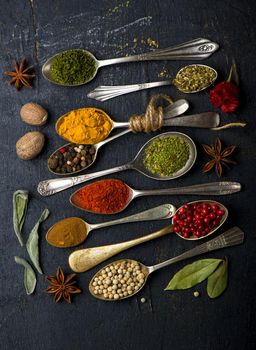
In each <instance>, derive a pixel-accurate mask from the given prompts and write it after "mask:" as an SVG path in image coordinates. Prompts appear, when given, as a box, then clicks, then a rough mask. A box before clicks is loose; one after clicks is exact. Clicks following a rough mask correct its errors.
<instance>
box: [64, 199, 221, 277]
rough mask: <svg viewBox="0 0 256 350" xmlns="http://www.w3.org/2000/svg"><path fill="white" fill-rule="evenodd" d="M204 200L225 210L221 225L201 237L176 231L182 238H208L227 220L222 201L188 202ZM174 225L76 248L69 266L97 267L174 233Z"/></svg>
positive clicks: (75, 267) (73, 267)
mask: <svg viewBox="0 0 256 350" xmlns="http://www.w3.org/2000/svg"><path fill="white" fill-rule="evenodd" d="M202 202H203V203H208V204H216V205H218V206H219V207H220V208H221V209H222V210H223V211H224V215H223V216H222V218H221V221H220V223H219V225H218V226H216V227H214V228H213V229H212V230H211V231H210V232H209V233H208V234H207V235H205V236H201V237H196V236H191V237H190V238H185V237H183V236H182V234H181V233H176V232H175V233H176V234H177V236H179V237H180V238H182V239H185V240H188V241H191V240H194V241H196V240H199V239H202V238H206V237H208V236H210V235H211V234H213V232H215V231H216V230H218V228H219V227H220V226H222V225H223V223H224V222H225V220H226V219H227V217H228V210H227V208H226V207H225V206H224V205H222V204H221V203H219V202H215V201H212V200H200V201H195V202H190V203H188V204H194V203H202ZM182 207H183V205H182V206H181V207H180V208H179V209H181V208H182ZM179 209H178V210H179ZM178 210H177V211H178ZM173 226H174V225H173V224H172V225H169V226H167V227H164V228H163V229H161V230H158V231H156V232H154V233H151V234H149V235H146V236H142V237H139V238H136V239H133V240H131V241H126V242H122V243H117V244H111V245H106V246H102V247H94V248H86V249H80V250H76V251H75V252H73V253H71V254H70V256H69V266H70V267H71V269H72V270H73V271H75V272H85V271H88V270H90V269H91V268H93V267H95V266H96V265H98V264H100V263H102V262H103V261H105V260H107V259H109V258H111V257H112V256H114V255H116V254H119V253H121V252H122V251H124V250H126V249H129V248H131V247H134V246H136V245H138V244H141V243H144V242H147V241H149V240H151V239H155V238H158V237H161V236H164V235H166V234H168V233H172V232H173Z"/></svg>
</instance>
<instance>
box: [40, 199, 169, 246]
mask: <svg viewBox="0 0 256 350" xmlns="http://www.w3.org/2000/svg"><path fill="white" fill-rule="evenodd" d="M175 212H176V208H175V207H174V206H173V205H172V204H162V205H159V206H157V207H155V208H151V209H148V210H145V211H143V212H140V213H137V214H134V215H130V216H126V217H123V218H121V219H116V220H112V221H107V222H103V223H98V224H89V223H88V222H86V221H84V220H82V219H81V218H78V217H70V218H66V219H63V220H60V221H58V222H56V223H55V224H54V225H53V226H52V227H51V228H50V229H49V230H48V232H47V234H46V240H47V242H48V243H49V244H50V245H52V246H54V247H57V248H68V247H74V246H77V245H79V244H81V243H83V242H84V240H85V239H86V238H87V236H88V235H89V232H91V231H92V230H96V229H99V228H103V227H109V226H114V225H120V224H125V223H130V222H138V221H153V220H166V219H170V218H171V217H172V216H173V215H174V214H175Z"/></svg>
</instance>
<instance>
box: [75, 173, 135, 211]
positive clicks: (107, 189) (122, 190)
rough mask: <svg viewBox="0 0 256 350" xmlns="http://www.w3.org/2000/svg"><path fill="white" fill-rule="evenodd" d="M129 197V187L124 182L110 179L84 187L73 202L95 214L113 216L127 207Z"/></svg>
mask: <svg viewBox="0 0 256 350" xmlns="http://www.w3.org/2000/svg"><path fill="white" fill-rule="evenodd" d="M129 197H130V190H129V187H128V186H127V185H126V184H125V183H124V182H123V181H121V180H117V179H108V180H101V181H97V182H94V183H93V184H90V185H87V186H85V187H83V188H82V189H81V190H79V191H77V192H75V193H74V194H73V196H72V197H71V202H72V203H73V204H74V205H75V206H77V207H79V208H82V209H85V210H89V211H93V212H95V213H101V214H113V213H116V212H119V211H121V210H122V209H123V208H125V207H126V205H127V203H128V200H129Z"/></svg>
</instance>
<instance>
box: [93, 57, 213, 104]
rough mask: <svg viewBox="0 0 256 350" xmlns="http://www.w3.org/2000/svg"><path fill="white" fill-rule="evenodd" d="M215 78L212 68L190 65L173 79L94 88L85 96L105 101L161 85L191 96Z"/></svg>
mask: <svg viewBox="0 0 256 350" xmlns="http://www.w3.org/2000/svg"><path fill="white" fill-rule="evenodd" d="M217 76H218V74H217V72H216V70H215V69H213V68H212V67H209V66H206V65H203V64H192V65H189V66H185V67H183V68H181V69H180V70H179V71H178V73H177V74H176V76H175V78H174V79H168V80H164V81H155V82H151V83H141V84H132V85H102V86H98V87H96V88H95V89H94V90H93V91H91V92H90V93H89V94H88V95H87V96H88V97H90V98H93V99H95V100H97V101H107V100H109V99H111V98H114V97H117V96H120V95H124V94H129V93H130V92H134V91H140V90H145V89H151V88H154V87H159V86H163V85H174V86H175V87H176V88H177V89H178V90H179V91H181V92H183V93H185V94H193V93H196V92H200V91H203V90H205V89H207V88H208V87H209V86H210V85H212V84H213V83H214V82H215V80H216V79H217Z"/></svg>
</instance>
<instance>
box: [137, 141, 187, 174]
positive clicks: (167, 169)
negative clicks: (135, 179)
mask: <svg viewBox="0 0 256 350" xmlns="http://www.w3.org/2000/svg"><path fill="white" fill-rule="evenodd" d="M189 155H190V148H189V144H188V142H187V141H186V140H185V139H184V138H183V137H179V136H169V137H159V138H156V139H155V140H153V141H152V142H151V143H150V144H149V146H148V147H147V148H146V150H145V159H144V164H145V166H146V167H147V168H148V170H150V171H151V172H152V173H153V174H158V175H161V176H171V175H173V174H175V173H177V172H178V171H179V170H180V169H182V168H183V167H184V166H185V165H186V163H187V161H188V159H189Z"/></svg>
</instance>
